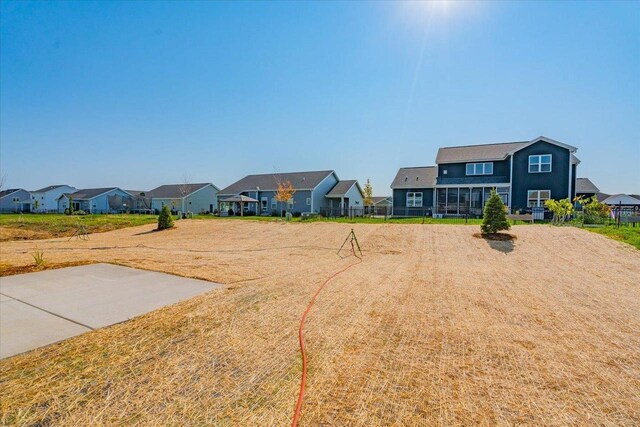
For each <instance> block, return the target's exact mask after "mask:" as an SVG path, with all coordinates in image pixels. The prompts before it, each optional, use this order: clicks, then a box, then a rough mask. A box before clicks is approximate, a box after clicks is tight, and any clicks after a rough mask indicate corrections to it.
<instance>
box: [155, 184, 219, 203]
mask: <svg viewBox="0 0 640 427" xmlns="http://www.w3.org/2000/svg"><path fill="white" fill-rule="evenodd" d="M207 185H213V184H211V183H209V182H203V183H199V184H167V185H161V186H160V187H157V188H154V189H153V190H151V191H149V192H148V193H147V196H151V197H153V198H154V199H182V198H183V197H186V196H188V195H190V194H192V193H195V192H196V191H198V190H200V189H201V188H203V187H206V186H207ZM214 187H215V185H214Z"/></svg>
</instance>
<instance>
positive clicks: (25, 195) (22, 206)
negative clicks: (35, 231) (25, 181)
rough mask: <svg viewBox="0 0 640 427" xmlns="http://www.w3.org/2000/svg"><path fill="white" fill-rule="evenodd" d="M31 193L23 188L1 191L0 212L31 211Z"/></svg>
mask: <svg viewBox="0 0 640 427" xmlns="http://www.w3.org/2000/svg"><path fill="white" fill-rule="evenodd" d="M30 208H31V193H30V192H28V191H27V190H24V189H22V188H12V189H9V190H2V191H0V212H5V213H9V212H29V210H30Z"/></svg>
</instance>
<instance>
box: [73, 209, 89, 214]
mask: <svg viewBox="0 0 640 427" xmlns="http://www.w3.org/2000/svg"><path fill="white" fill-rule="evenodd" d="M86 214H87V213H86V212H85V211H83V210H82V209H80V210H79V211H73V215H86Z"/></svg>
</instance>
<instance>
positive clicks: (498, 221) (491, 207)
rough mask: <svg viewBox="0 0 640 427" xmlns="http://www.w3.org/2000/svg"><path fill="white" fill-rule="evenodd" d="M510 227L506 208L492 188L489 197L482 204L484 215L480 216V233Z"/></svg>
mask: <svg viewBox="0 0 640 427" xmlns="http://www.w3.org/2000/svg"><path fill="white" fill-rule="evenodd" d="M509 228H511V226H510V225H509V221H508V220H507V210H506V208H505V206H504V203H502V199H501V198H500V196H498V193H497V192H496V191H495V190H493V191H492V192H491V197H489V200H488V201H487V204H486V205H485V206H484V217H483V218H482V226H481V229H482V234H495V233H497V232H498V231H500V230H508V229H509Z"/></svg>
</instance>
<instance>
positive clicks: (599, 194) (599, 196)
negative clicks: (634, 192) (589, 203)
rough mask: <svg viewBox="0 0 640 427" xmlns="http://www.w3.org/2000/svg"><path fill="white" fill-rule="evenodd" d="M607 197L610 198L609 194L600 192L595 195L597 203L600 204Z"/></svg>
mask: <svg viewBox="0 0 640 427" xmlns="http://www.w3.org/2000/svg"><path fill="white" fill-rule="evenodd" d="M609 196H611V194H607V193H602V192H597V193H596V199H598V201H599V202H600V203H602V202H603V201H604V200H605V199H606V198H607V197H609Z"/></svg>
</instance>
